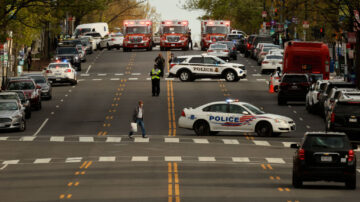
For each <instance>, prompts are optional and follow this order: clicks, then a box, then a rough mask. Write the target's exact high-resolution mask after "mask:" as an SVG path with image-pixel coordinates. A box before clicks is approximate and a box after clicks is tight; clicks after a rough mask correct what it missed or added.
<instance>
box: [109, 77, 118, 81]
mask: <svg viewBox="0 0 360 202" xmlns="http://www.w3.org/2000/svg"><path fill="white" fill-rule="evenodd" d="M119 80H120V78H111V79H110V81H119Z"/></svg>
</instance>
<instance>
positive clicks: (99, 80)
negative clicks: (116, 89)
mask: <svg viewBox="0 0 360 202" xmlns="http://www.w3.org/2000/svg"><path fill="white" fill-rule="evenodd" d="M93 81H102V79H93Z"/></svg>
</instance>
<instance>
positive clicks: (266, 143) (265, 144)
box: [253, 140, 270, 146]
mask: <svg viewBox="0 0 360 202" xmlns="http://www.w3.org/2000/svg"><path fill="white" fill-rule="evenodd" d="M253 143H254V144H256V145H258V146H270V144H269V142H268V141H260V140H253Z"/></svg>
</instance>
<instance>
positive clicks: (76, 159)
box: [65, 157, 82, 163]
mask: <svg viewBox="0 0 360 202" xmlns="http://www.w3.org/2000/svg"><path fill="white" fill-rule="evenodd" d="M81 160H82V157H69V158H66V160H65V163H79V162H81Z"/></svg>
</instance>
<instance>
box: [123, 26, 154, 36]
mask: <svg viewBox="0 0 360 202" xmlns="http://www.w3.org/2000/svg"><path fill="white" fill-rule="evenodd" d="M126 33H127V34H148V33H149V32H148V30H147V27H142V26H139V27H126Z"/></svg>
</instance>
